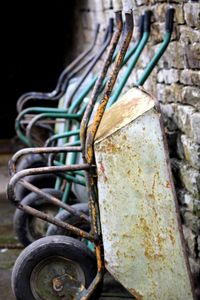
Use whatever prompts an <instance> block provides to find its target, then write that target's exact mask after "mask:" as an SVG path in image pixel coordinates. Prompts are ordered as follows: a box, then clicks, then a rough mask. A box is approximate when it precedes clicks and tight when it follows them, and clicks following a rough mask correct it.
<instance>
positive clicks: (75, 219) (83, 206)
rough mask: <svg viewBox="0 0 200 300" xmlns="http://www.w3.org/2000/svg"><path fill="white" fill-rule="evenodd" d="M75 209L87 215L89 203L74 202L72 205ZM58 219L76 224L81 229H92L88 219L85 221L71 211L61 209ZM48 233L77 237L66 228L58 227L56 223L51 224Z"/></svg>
mask: <svg viewBox="0 0 200 300" xmlns="http://www.w3.org/2000/svg"><path fill="white" fill-rule="evenodd" d="M72 207H73V208H74V209H76V211H77V212H78V213H81V212H83V213H85V214H86V215H89V208H88V204H87V203H79V204H74V205H72ZM56 219H59V220H61V221H63V222H66V223H69V224H70V225H74V226H76V227H78V228H79V229H82V230H85V231H87V232H89V231H90V224H89V223H88V222H87V221H84V220H83V219H81V218H80V217H79V216H74V215H72V214H71V213H69V212H67V211H65V210H61V211H60V212H59V213H58V214H57V215H56ZM48 235H67V236H72V237H75V236H74V235H73V234H72V233H71V232H70V231H68V230H65V229H63V228H61V227H58V226H56V225H54V224H50V225H49V226H48V229H47V236H48Z"/></svg>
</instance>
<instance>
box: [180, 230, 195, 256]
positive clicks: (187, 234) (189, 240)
mask: <svg viewBox="0 0 200 300" xmlns="http://www.w3.org/2000/svg"><path fill="white" fill-rule="evenodd" d="M183 235H184V238H185V241H186V244H187V248H188V252H189V253H188V254H189V256H190V257H193V258H196V252H195V250H196V249H195V247H196V236H195V234H194V233H193V232H192V231H191V229H189V228H188V227H186V226H184V225H183Z"/></svg>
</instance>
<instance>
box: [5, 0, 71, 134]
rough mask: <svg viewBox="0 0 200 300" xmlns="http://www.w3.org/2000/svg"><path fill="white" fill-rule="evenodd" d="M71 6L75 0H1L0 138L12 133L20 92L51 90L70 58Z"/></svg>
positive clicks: (13, 132)
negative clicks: (2, 0) (2, 53)
mask: <svg viewBox="0 0 200 300" xmlns="http://www.w3.org/2000/svg"><path fill="white" fill-rule="evenodd" d="M74 7H75V1H74V0H68V1H66V0H60V1H53V2H48V5H47V2H46V1H45V2H43V1H33V0H31V1H28V2H12V3H10V2H9V1H8V2H5V3H4V6H3V8H2V13H3V15H4V21H3V26H2V28H3V29H2V31H3V35H2V36H3V38H1V47H3V50H4V51H3V52H4V55H3V56H2V57H1V60H2V63H3V65H4V68H5V70H4V71H3V72H2V73H3V84H1V96H2V99H1V109H0V139H2V138H6V139H7V138H11V137H13V136H14V135H15V131H14V120H15V117H16V101H17V99H18V98H19V96H21V95H22V94H23V93H25V92H29V91H41V92H49V91H51V90H52V89H53V88H54V86H55V84H56V82H57V78H58V76H59V74H60V73H61V71H62V70H63V68H64V67H65V65H66V64H67V63H68V62H69V61H71V59H72V57H71V55H72V52H71V49H72V48H73V23H74V18H73V15H74V14H73V11H74ZM2 39H3V40H2ZM69 45H70V47H69ZM4 68H3V69H4Z"/></svg>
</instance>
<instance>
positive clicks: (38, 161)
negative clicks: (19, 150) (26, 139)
mask: <svg viewBox="0 0 200 300" xmlns="http://www.w3.org/2000/svg"><path fill="white" fill-rule="evenodd" d="M45 166H46V162H45V159H44V157H43V156H41V155H40V154H37V153H36V154H35V153H32V154H28V155H26V156H24V157H23V158H22V159H20V161H19V163H18V164H17V172H19V171H21V170H24V169H30V168H38V167H45Z"/></svg>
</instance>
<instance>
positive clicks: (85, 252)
mask: <svg viewBox="0 0 200 300" xmlns="http://www.w3.org/2000/svg"><path fill="white" fill-rule="evenodd" d="M55 257H59V258H60V257H61V258H63V259H67V260H71V261H72V262H76V263H77V264H78V266H79V267H80V268H81V270H82V272H83V274H84V281H85V287H86V288H88V286H89V285H90V283H91V282H92V280H93V279H94V277H95V275H96V272H97V268H96V267H97V264H96V258H95V255H94V254H93V253H92V251H90V250H89V249H88V248H87V246H86V245H85V244H84V243H82V242H81V241H78V240H76V239H74V238H71V237H65V236H48V237H44V238H41V239H39V240H37V241H35V242H34V243H32V244H31V245H29V246H28V247H27V248H25V249H24V250H23V251H22V252H21V254H20V256H19V257H18V258H17V260H16V262H15V265H14V268H13V271H12V279H11V282H12V290H13V293H14V295H15V297H16V300H35V299H36V298H35V297H34V296H33V293H32V290H31V285H32V286H33V280H32V282H31V278H33V277H31V276H32V274H35V271H34V272H33V270H34V268H36V266H38V265H39V264H40V265H41V263H42V262H43V261H45V260H46V259H48V260H50V261H51V260H52V259H54V258H55ZM35 270H36V269H35ZM50 272H51V274H52V273H53V274H56V271H54V270H53V268H52V269H51V270H50ZM58 275H60V274H56V275H54V276H58ZM38 276H39V275H38ZM54 276H53V278H54ZM46 282H47V286H48V295H47V297H48V296H49V295H50V293H51V290H49V287H50V286H52V277H51V280H50V279H49V278H47V281H45V282H44V283H43V284H44V288H45V287H46V285H45V284H46ZM48 283H49V284H48ZM100 286H101V285H100ZM100 292H101V288H97V289H96V290H95V293H94V295H93V296H92V297H91V298H90V299H93V300H98V299H99V297H100ZM58 299H60V298H58ZM44 300H51V297H48V298H47V299H46V298H45V299H44Z"/></svg>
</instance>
